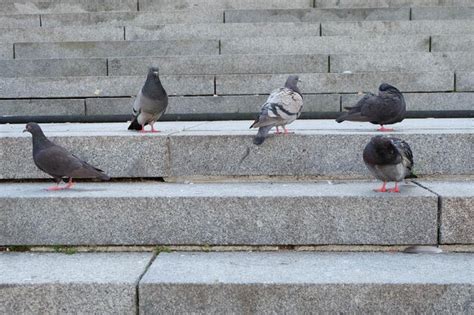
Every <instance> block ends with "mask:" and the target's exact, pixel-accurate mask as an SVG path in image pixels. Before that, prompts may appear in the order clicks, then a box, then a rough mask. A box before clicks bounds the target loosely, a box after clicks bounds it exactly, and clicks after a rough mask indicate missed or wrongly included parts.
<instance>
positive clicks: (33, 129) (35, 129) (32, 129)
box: [23, 122, 44, 136]
mask: <svg viewBox="0 0 474 315" xmlns="http://www.w3.org/2000/svg"><path fill="white" fill-rule="evenodd" d="M26 131H27V132H29V133H31V134H32V135H33V136H36V135H43V136H44V134H43V131H42V130H41V127H40V126H39V125H38V124H37V123H35V122H29V123H27V124H26V126H25V129H24V130H23V132H26Z"/></svg>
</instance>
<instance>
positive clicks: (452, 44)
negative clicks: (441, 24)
mask: <svg viewBox="0 0 474 315" xmlns="http://www.w3.org/2000/svg"><path fill="white" fill-rule="evenodd" d="M473 50H474V35H469V34H464V35H454V34H453V35H450V36H442V35H440V36H432V37H431V51H473Z"/></svg>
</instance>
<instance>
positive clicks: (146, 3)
mask: <svg viewBox="0 0 474 315" xmlns="http://www.w3.org/2000/svg"><path fill="white" fill-rule="evenodd" d="M312 6H313V1H311V0H294V1H287V0H260V1H253V0H217V1H216V0H140V10H141V11H148V10H157V11H170V10H187V9H279V8H281V9H291V8H296V9H299V8H310V7H312Z"/></svg>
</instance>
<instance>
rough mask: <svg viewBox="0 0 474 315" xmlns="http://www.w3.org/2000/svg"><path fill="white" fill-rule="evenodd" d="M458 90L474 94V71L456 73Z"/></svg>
mask: <svg viewBox="0 0 474 315" xmlns="http://www.w3.org/2000/svg"><path fill="white" fill-rule="evenodd" d="M456 90H457V91H470V92H474V71H472V72H467V71H456Z"/></svg>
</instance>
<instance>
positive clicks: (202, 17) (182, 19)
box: [41, 10, 224, 27]
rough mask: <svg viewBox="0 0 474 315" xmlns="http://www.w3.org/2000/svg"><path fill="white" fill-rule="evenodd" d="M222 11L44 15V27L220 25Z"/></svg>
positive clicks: (222, 16) (42, 21)
mask: <svg viewBox="0 0 474 315" xmlns="http://www.w3.org/2000/svg"><path fill="white" fill-rule="evenodd" d="M223 20H224V11H223V10H220V11H219V10H205V11H204V10H187V11H167V12H93V13H69V14H44V15H42V16H41V23H42V25H43V26H44V27H53V26H65V25H94V24H97V25H118V26H122V25H134V24H138V25H140V24H141V25H156V24H173V23H185V24H190V23H222V21H223Z"/></svg>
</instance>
